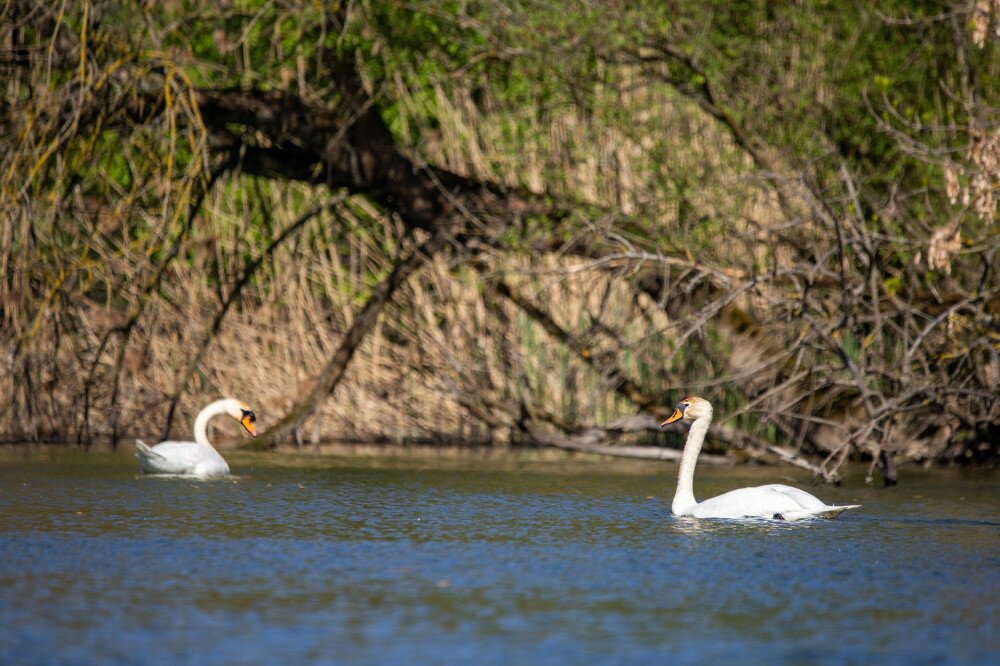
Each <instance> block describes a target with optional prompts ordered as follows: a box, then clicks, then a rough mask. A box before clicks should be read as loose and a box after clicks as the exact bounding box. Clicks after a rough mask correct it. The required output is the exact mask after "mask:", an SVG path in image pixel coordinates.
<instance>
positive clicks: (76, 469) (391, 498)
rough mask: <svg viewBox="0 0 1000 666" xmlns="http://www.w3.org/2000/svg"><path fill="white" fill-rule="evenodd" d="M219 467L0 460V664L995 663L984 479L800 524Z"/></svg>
mask: <svg viewBox="0 0 1000 666" xmlns="http://www.w3.org/2000/svg"><path fill="white" fill-rule="evenodd" d="M230 464H231V466H232V468H233V470H234V472H235V475H234V476H233V477H231V478H225V479H219V480H213V481H202V482H199V481H191V480H186V479H176V478H157V477H143V476H139V475H137V474H136V473H135V472H136V467H135V462H134V460H132V459H130V458H129V457H128V456H127V455H125V454H114V455H112V454H90V455H86V454H82V453H80V452H75V451H55V452H53V451H51V450H44V451H37V450H36V451H34V452H23V451H10V450H7V451H3V452H0V590H2V592H0V663H26V662H27V663H31V662H35V663H51V662H53V661H57V660H60V661H71V662H73V661H75V662H88V663H91V662H99V661H107V660H114V661H135V660H140V661H142V662H163V663H173V662H176V661H195V660H201V659H207V658H211V659H212V660H214V661H222V662H231V661H239V662H241V663H273V662H274V661H276V660H279V659H285V660H289V661H290V662H291V663H309V662H330V661H349V662H369V663H370V662H379V663H392V662H398V663H412V662H414V661H423V662H428V661H429V662H434V663H442V662H448V663H469V662H477V663H498V664H499V663H503V664H507V663H512V662H515V663H539V662H553V663H566V662H580V661H586V662H623V661H624V662H643V663H645V662H649V661H651V660H654V659H655V660H657V661H661V662H662V661H668V662H670V663H686V662H697V663H706V662H708V663H718V662H721V661H737V660H738V661H741V662H742V661H748V660H749V661H758V662H761V661H765V662H796V663H797V662H807V663H817V662H818V663H823V662H826V663H842V662H844V661H853V662H857V663H870V662H873V661H876V660H878V661H888V662H897V663H984V662H989V661H994V662H995V661H996V660H997V659H998V658H1000V638H998V636H1000V631H998V629H1000V627H998V626H997V625H998V619H997V618H998V617H1000V549H998V545H997V544H998V543H1000V497H998V493H997V481H996V479H995V478H994V477H992V476H990V475H988V474H968V473H958V472H917V471H909V470H903V473H902V485H901V486H900V487H897V488H893V489H888V490H885V489H869V488H864V487H859V486H857V485H855V486H852V485H850V484H849V485H847V486H846V487H844V488H828V487H818V488H814V489H811V490H812V491H813V492H814V493H815V494H817V495H818V496H820V497H822V498H823V499H824V500H826V501H828V502H835V503H859V504H862V505H864V506H863V508H862V509H860V510H858V511H854V512H849V513H847V514H845V515H843V516H842V517H841V518H840V519H839V520H836V521H814V522H809V523H794V524H790V523H781V522H769V521H762V522H758V523H734V522H726V521H698V520H694V519H690V518H685V519H677V518H673V517H672V516H670V509H669V505H670V499H671V493H672V491H673V486H674V477H675V474H676V467H674V466H672V465H669V464H664V463H635V462H623V463H620V464H619V463H617V462H610V463H609V462H587V461H583V462H581V461H574V462H572V463H527V462H525V461H524V460H522V459H519V458H516V457H510V458H508V459H504V460H494V461H491V462H490V463H488V464H484V463H481V462H477V461H476V460H474V459H471V458H469V459H457V460H446V461H434V462H428V461H425V462H423V463H419V464H418V463H414V462H413V461H406V460H399V459H364V460H357V459H345V458H332V457H330V458H313V457H310V456H298V457H278V456H266V455H249V454H245V455H234V456H231V457H230ZM789 474H791V477H789ZM861 476H862V474H861V473H859V474H857V475H855V476H854V478H858V479H860V477H861ZM768 482H792V483H794V484H796V485H800V486H808V479H806V478H804V477H802V476H798V475H796V474H795V473H794V472H789V471H788V470H785V469H775V468H709V467H703V468H702V469H699V473H698V479H697V481H696V492H697V493H698V495H699V496H702V497H707V496H710V495H713V494H717V493H720V492H723V491H725V490H729V489H732V488H735V487H740V486H746V485H756V484H760V483H768Z"/></svg>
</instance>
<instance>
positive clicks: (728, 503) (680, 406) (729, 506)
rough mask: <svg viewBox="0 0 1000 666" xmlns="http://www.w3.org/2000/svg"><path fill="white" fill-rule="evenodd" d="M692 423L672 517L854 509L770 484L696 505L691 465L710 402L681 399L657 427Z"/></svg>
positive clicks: (780, 516)
mask: <svg viewBox="0 0 1000 666" xmlns="http://www.w3.org/2000/svg"><path fill="white" fill-rule="evenodd" d="M681 419H683V420H685V421H693V423H692V424H691V430H690V431H689V432H688V438H687V443H686V444H684V452H683V453H682V454H681V465H680V472H679V473H678V476H677V490H676V492H674V502H673V504H672V505H671V507H670V508H671V511H673V513H674V515H675V516H694V517H695V518H768V519H777V520H804V519H807V518H817V517H823V518H835V517H836V516H837V515H839V514H840V512H841V511H845V510H847V509H856V508H857V507H858V506H860V505H858V504H851V505H845V506H830V505H827V504H823V502H822V501H820V500H819V499H818V498H816V497H813V496H812V495H810V494H809V493H807V492H806V491H804V490H799V489H798V488H792V487H791V486H783V485H780V484H771V485H767V486H757V487H756V488H740V489H739V490H731V491H729V492H728V493H724V494H722V495H719V496H718V497H713V498H712V499H708V500H705V501H704V502H699V501H697V500H696V499H695V498H694V466H695V464H696V463H697V462H698V453H700V452H701V445H702V443H703V442H704V441H705V434H706V433H707V432H708V426H709V424H710V423H712V403H710V402H709V401H708V400H705V399H704V398H698V397H691V398H684V399H683V400H681V401H680V402H679V403H677V406H676V407H675V408H674V413H673V414H672V415H671V416H670V418H668V419H667V420H666V421H664V422H663V423H661V424H660V427H661V428H662V427H663V426H665V425H667V424H668V423H673V422H674V421H679V420H681Z"/></svg>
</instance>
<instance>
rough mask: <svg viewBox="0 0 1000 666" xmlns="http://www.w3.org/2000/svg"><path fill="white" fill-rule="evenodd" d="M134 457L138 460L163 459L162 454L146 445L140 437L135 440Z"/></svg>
mask: <svg viewBox="0 0 1000 666" xmlns="http://www.w3.org/2000/svg"><path fill="white" fill-rule="evenodd" d="M135 457H136V458H138V459H139V460H140V461H144V460H163V456H161V455H160V454H159V453H157V452H156V451H154V450H153V449H151V448H150V447H149V446H147V445H146V442H144V441H142V440H141V439H137V440H135Z"/></svg>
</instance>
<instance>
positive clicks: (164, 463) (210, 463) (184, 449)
mask: <svg viewBox="0 0 1000 666" xmlns="http://www.w3.org/2000/svg"><path fill="white" fill-rule="evenodd" d="M216 416H231V417H233V418H234V419H236V420H237V421H239V422H240V425H242V426H243V427H244V428H245V429H246V431H247V432H248V433H250V434H251V435H253V436H254V437H256V436H257V428H256V426H255V425H254V424H255V423H256V422H257V417H256V416H255V415H254V413H253V410H251V409H250V408H249V407H247V406H246V405H244V404H243V403H242V402H240V401H239V400H232V399H226V400H216V401H215V402H213V403H211V404H209V405H208V406H206V407H205V408H204V409H202V410H201V411H200V412H198V416H197V417H196V418H195V420H194V441H193V442H173V441H167V442H160V443H159V444H157V445H156V446H152V447H150V446H147V445H146V444H145V443H144V442H143V441H142V440H141V439H137V440H135V448H136V452H135V457H136V458H138V459H139V468H140V469H142V471H143V472H146V473H147V474H176V475H181V476H199V477H207V476H220V475H222V474H229V465H228V464H227V463H226V461H225V460H224V459H223V458H222V456H220V455H219V452H218V451H216V450H215V447H214V446H212V443H211V442H210V441H208V422H209V421H211V420H212V419H213V418H215V417H216Z"/></svg>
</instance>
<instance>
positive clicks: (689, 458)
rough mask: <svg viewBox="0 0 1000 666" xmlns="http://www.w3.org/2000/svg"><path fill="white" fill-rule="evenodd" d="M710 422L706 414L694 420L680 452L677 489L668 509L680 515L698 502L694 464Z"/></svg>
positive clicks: (710, 417)
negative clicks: (682, 450) (695, 494)
mask: <svg viewBox="0 0 1000 666" xmlns="http://www.w3.org/2000/svg"><path fill="white" fill-rule="evenodd" d="M711 423H712V415H711V414H706V415H705V416H701V417H699V418H697V419H695V420H694V423H692V424H691V430H690V431H689V432H688V437H687V443H686V444H684V452H683V453H681V467H680V472H678V474H677V490H676V491H675V492H674V502H673V504H672V505H671V506H670V510H671V511H673V513H674V514H675V515H680V514H681V513H683V512H684V510H685V509H690V508H691V507H693V506H694V505H695V504H697V503H698V502H697V501H696V500H695V498H694V466H695V464H696V463H697V462H698V454H699V453H701V445H702V444H703V443H704V442H705V434H706V433H707V432H708V426H709V425H710V424H711Z"/></svg>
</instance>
